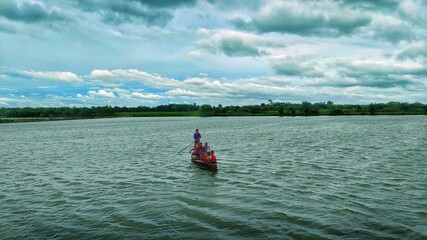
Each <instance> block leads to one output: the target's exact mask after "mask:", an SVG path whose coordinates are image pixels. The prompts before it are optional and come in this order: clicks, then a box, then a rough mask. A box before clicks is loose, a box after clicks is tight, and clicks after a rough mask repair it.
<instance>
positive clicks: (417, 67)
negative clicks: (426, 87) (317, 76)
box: [329, 61, 427, 88]
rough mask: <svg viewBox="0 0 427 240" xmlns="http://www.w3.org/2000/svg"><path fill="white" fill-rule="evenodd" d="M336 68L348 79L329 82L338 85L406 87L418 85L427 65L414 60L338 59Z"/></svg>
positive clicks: (425, 75)
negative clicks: (406, 61) (392, 61)
mask: <svg viewBox="0 0 427 240" xmlns="http://www.w3.org/2000/svg"><path fill="white" fill-rule="evenodd" d="M336 68H337V69H338V73H339V76H340V77H341V78H342V79H350V81H338V82H336V81H335V82H334V81H331V82H330V83H329V84H331V85H333V86H340V87H351V86H365V87H377V88H391V87H407V86H411V85H420V84H422V81H424V78H425V77H427V65H422V64H419V63H415V62H411V63H399V62H397V63H391V62H371V61H354V62H351V61H340V62H337V63H336Z"/></svg>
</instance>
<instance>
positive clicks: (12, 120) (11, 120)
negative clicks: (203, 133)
mask: <svg viewBox="0 0 427 240" xmlns="http://www.w3.org/2000/svg"><path fill="white" fill-rule="evenodd" d="M421 115H425V114H420V113H416V114H409V113H404V114H402V113H388V114H385V113H381V114H375V115H371V114H342V115H330V114H319V115H292V116H287V115H278V114H275V115H274V114H270V115H269V114H240V115H238V114H235V115H212V116H202V115H200V114H199V115H196V114H188V115H184V114H177V113H174V112H170V113H160V114H159V113H156V114H152V115H150V114H143V115H141V114H138V115H136V114H128V115H126V114H121V115H120V116H105V117H85V118H79V117H55V118H46V117H40V118H34V117H30V118H0V124H2V123H27V122H50V121H68V120H93V119H108V118H133V117H135V118H152V117H201V118H203V117H208V118H210V117H316V116H317V117H319V116H325V117H327V116H331V117H334V116H421Z"/></svg>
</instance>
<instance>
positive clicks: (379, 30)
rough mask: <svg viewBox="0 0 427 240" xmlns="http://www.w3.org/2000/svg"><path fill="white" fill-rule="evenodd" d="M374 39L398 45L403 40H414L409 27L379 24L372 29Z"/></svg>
mask: <svg viewBox="0 0 427 240" xmlns="http://www.w3.org/2000/svg"><path fill="white" fill-rule="evenodd" d="M373 30H374V36H373V37H374V38H375V39H379V40H386V41H389V42H391V43H395V44H396V43H399V42H401V41H405V40H412V39H413V38H414V34H413V32H412V31H413V30H412V29H411V28H410V26H405V25H403V24H394V25H388V24H384V23H383V24H381V25H377V26H375V27H373Z"/></svg>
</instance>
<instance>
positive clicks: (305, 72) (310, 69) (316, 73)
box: [269, 57, 324, 77]
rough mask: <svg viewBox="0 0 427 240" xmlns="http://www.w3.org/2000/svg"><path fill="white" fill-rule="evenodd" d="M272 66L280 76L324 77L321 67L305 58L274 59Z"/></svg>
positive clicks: (272, 59) (271, 62)
mask: <svg viewBox="0 0 427 240" xmlns="http://www.w3.org/2000/svg"><path fill="white" fill-rule="evenodd" d="M269 60H270V65H271V67H272V68H273V70H274V72H275V73H276V74H279V75H288V76H300V77H323V76H324V74H323V72H322V71H321V68H320V66H319V65H318V64H317V63H316V62H310V61H307V59H306V58H304V57H296V58H294V57H274V58H270V59H269Z"/></svg>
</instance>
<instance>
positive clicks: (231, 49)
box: [197, 29, 286, 57]
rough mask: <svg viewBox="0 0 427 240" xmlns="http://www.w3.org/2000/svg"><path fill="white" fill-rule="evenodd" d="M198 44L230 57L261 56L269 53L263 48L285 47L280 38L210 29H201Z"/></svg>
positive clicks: (209, 50)
mask: <svg viewBox="0 0 427 240" xmlns="http://www.w3.org/2000/svg"><path fill="white" fill-rule="evenodd" d="M198 33H199V37H200V40H199V41H198V43H197V44H198V46H199V47H200V48H201V49H204V50H206V51H208V52H211V53H215V54H218V53H223V54H225V55H227V56H229V57H245V56H249V57H260V56H265V55H269V53H268V51H267V50H265V49H263V48H283V47H285V46H286V45H285V44H284V43H282V42H281V41H280V40H279V39H274V38H272V37H265V36H257V35H252V34H247V33H242V32H237V31H230V30H218V31H210V30H207V29H199V31H198Z"/></svg>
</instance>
